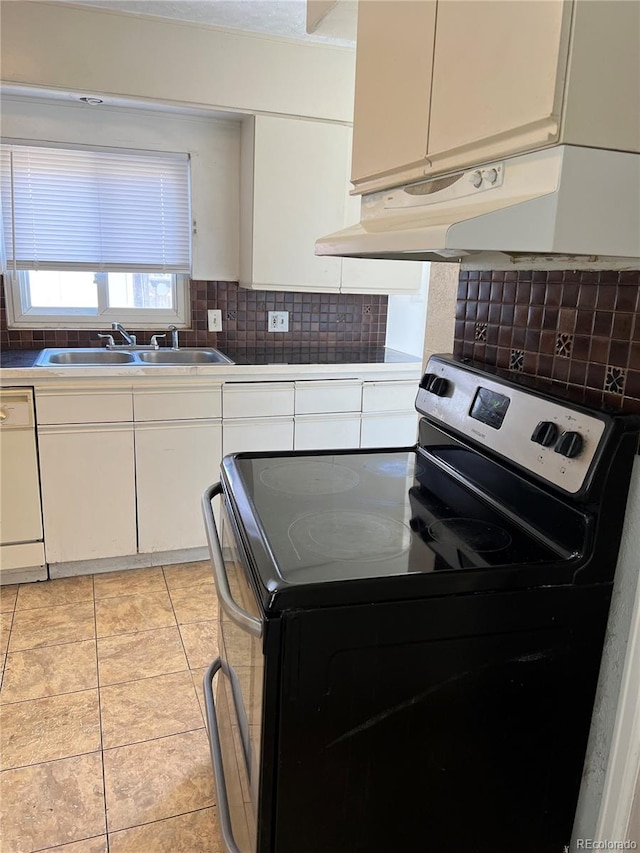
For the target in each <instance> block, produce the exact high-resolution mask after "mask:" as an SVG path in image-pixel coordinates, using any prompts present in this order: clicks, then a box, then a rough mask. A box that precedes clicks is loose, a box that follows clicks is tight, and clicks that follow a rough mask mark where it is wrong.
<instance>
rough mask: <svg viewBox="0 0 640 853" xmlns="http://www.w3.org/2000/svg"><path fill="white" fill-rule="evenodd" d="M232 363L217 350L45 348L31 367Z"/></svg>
mask: <svg viewBox="0 0 640 853" xmlns="http://www.w3.org/2000/svg"><path fill="white" fill-rule="evenodd" d="M185 364H187V365H188V364H233V361H231V359H230V358H227V356H226V355H224V354H223V353H221V352H220V351H219V350H217V349H206V348H200V347H183V348H181V349H127V350H113V349H95V348H94V349H81V348H76V349H45V350H42V352H41V353H40V355H39V356H38V358H37V360H36V362H35V367H89V366H91V367H100V366H104V367H125V366H129V367H149V366H151V365H164V366H168V367H170V366H171V365H185Z"/></svg>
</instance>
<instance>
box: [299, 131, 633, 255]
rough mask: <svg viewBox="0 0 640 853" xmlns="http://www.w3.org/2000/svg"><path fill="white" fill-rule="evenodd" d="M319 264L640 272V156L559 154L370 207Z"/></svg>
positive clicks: (535, 155) (573, 150) (377, 199)
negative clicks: (334, 260) (358, 261)
mask: <svg viewBox="0 0 640 853" xmlns="http://www.w3.org/2000/svg"><path fill="white" fill-rule="evenodd" d="M316 254H317V255H335V256H339V257H353V258H386V259H390V260H413V261H438V262H443V261H445V262H446V261H450V262H455V263H460V264H462V266H463V268H466V269H516V268H518V267H524V268H529V269H530V268H532V267H536V266H537V267H544V268H545V269H550V268H553V267H567V266H569V267H572V268H574V269H578V268H584V269H589V268H606V269H637V268H639V267H640V154H634V153H627V152H620V151H609V150H604V149H598V148H581V147H576V146H569V145H558V146H555V147H553V148H547V149H544V150H542V151H535V152H532V153H528V154H522V155H519V156H516V157H510V158H507V159H503V160H498V161H494V162H489V163H484V164H482V165H480V166H478V167H476V168H472V169H465V170H464V171H457V172H455V173H451V174H448V175H439V176H437V177H434V178H429V179H425V180H423V181H419V182H415V183H411V184H408V185H406V186H403V187H396V188H393V189H389V190H385V191H383V192H375V193H371V194H368V195H364V196H363V197H362V208H361V221H360V223H359V224H358V225H354V226H352V227H350V228H345V229H344V230H343V231H337V232H336V233H335V234H329V235H327V236H326V237H321V238H320V239H319V240H318V241H317V242H316Z"/></svg>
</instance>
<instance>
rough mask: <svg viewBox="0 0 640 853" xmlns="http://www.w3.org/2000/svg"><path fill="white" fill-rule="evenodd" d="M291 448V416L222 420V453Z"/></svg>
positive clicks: (224, 454)
mask: <svg viewBox="0 0 640 853" xmlns="http://www.w3.org/2000/svg"><path fill="white" fill-rule="evenodd" d="M272 450H293V418H246V419H244V418H239V419H238V420H235V421H226V420H225V421H223V422H222V454H223V456H226V455H227V454H228V453H241V452H243V451H258V452H260V451H272Z"/></svg>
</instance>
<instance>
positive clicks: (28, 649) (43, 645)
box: [7, 629, 98, 655]
mask: <svg viewBox="0 0 640 853" xmlns="http://www.w3.org/2000/svg"><path fill="white" fill-rule="evenodd" d="M12 630H13V629H12ZM97 639H98V638H97V637H96V636H95V634H94V635H93V637H79V638H78V637H77V638H76V639H75V640H63V641H61V642H60V643H40V645H38V646H26V648H24V649H11V651H7V654H12V655H13V654H15V653H16V652H33V651H35V650H36V649H52V648H54V647H57V646H69V645H71V643H87V642H90V641H91V640H97Z"/></svg>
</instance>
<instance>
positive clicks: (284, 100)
mask: <svg viewBox="0 0 640 853" xmlns="http://www.w3.org/2000/svg"><path fill="white" fill-rule="evenodd" d="M0 39H1V41H0V51H1V53H0V55H1V56H2V66H1V73H2V80H3V81H4V82H5V83H13V84H22V85H27V86H34V87H45V88H49V89H60V90H65V91H71V92H78V93H80V94H90V93H94V94H102V95H110V96H115V97H124V98H135V99H142V100H154V99H156V100H158V101H162V102H165V103H168V102H173V103H179V104H191V105H200V106H207V107H216V108H218V109H223V110H224V109H231V110H239V111H243V112H271V113H283V114H289V115H299V116H309V117H315V118H324V119H332V120H336V121H345V122H350V121H351V120H352V117H353V90H354V76H355V50H353V49H350V48H345V47H336V46H333V45H326V44H319V43H301V42H299V41H294V40H288V39H277V38H270V37H267V36H262V35H254V34H248V33H241V32H238V31H237V30H236V31H225V30H221V29H218V28H216V27H211V26H204V25H200V24H191V23H185V22H182V21H170V20H168V19H162V18H152V17H149V16H145V17H142V16H141V17H137V16H135V15H128V14H126V13H121V12H116V11H112V10H106V9H90V8H86V7H85V8H83V7H78V6H65V5H64V4H60V3H25V2H23V3H20V2H14V3H5V4H3V7H2V30H1V32H0ZM292 69H295V73H292Z"/></svg>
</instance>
